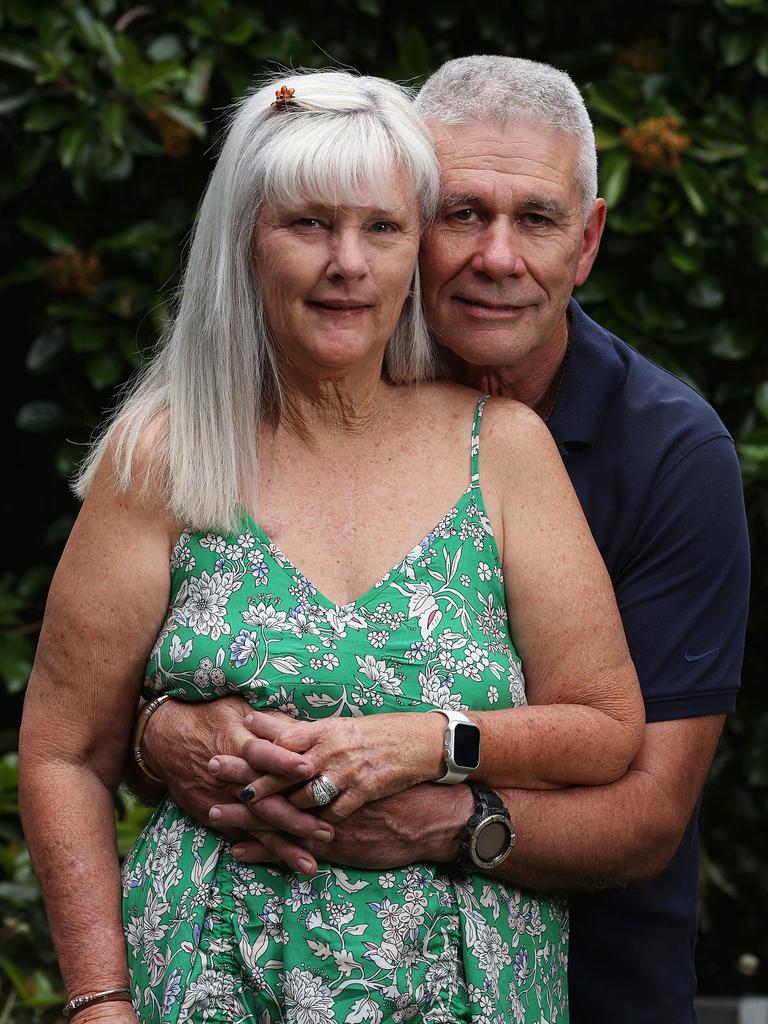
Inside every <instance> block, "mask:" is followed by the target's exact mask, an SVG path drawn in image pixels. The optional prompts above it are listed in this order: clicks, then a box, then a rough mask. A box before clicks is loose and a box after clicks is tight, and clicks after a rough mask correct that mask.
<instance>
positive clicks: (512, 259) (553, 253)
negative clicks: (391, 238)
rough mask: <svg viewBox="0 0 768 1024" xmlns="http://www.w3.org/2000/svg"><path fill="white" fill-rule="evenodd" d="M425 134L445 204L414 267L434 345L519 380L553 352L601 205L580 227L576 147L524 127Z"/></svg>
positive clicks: (592, 246) (592, 244) (595, 241)
mask: <svg viewBox="0 0 768 1024" xmlns="http://www.w3.org/2000/svg"><path fill="white" fill-rule="evenodd" d="M430 128H431V129H432V133H433V136H434V139H435V143H436V146H437V151H438V155H439V157H440V163H441V165H442V170H443V195H444V203H443V208H442V211H441V213H440V215H439V217H438V219H437V221H436V222H435V225H434V227H432V228H431V229H430V230H429V231H428V232H427V233H426V234H425V236H424V238H423V240H422V247H421V256H420V266H421V280H422V287H423V292H424V299H425V303H426V309H427V316H428V318H429V322H430V325H431V327H432V330H433V332H434V335H435V337H436V338H437V340H438V341H440V342H441V343H442V344H443V345H445V346H446V347H447V348H449V349H451V351H453V352H455V353H456V355H458V356H459V357H460V358H461V359H463V360H464V361H465V362H467V363H470V364H472V365H476V366H510V367H512V366H516V367H519V368H520V369H524V367H525V361H526V360H527V359H528V358H529V357H531V356H533V357H534V358H536V353H539V354H540V355H541V354H542V352H543V351H545V350H546V347H547V343H548V342H549V343H551V347H552V348H557V349H558V351H559V352H560V353H561V352H562V346H563V344H564V340H565V331H566V321H565V309H566V306H567V304H568V300H569V298H570V295H571V292H572V290H573V288H574V285H577V284H582V283H583V282H584V281H585V280H586V279H587V276H588V275H589V271H590V269H591V267H592V263H593V261H594V258H595V256H596V255H597V247H598V245H599V242H600V235H601V234H602V228H603V225H604V221H605V204H604V203H603V201H602V200H598V201H597V202H596V203H595V204H593V209H592V212H591V214H590V218H589V221H588V223H587V225H586V227H585V224H584V214H583V205H582V193H581V189H580V187H579V185H578V183H577V181H576V162H577V157H578V142H577V140H576V139H575V138H573V137H572V136H568V135H562V134H559V133H554V132H550V131H545V130H542V129H541V128H539V127H537V126H536V125H534V124H532V123H530V122H519V123H517V124H515V125H512V126H508V127H499V126H497V125H495V124H493V123H492V122H475V123H472V124H466V125H443V124H439V123H435V122H431V123H430Z"/></svg>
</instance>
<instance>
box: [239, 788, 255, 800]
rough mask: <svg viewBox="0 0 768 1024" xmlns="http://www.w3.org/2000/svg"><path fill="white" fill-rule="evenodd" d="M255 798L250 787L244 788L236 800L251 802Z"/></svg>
mask: <svg viewBox="0 0 768 1024" xmlns="http://www.w3.org/2000/svg"><path fill="white" fill-rule="evenodd" d="M255 796H256V794H255V793H254V791H253V790H252V789H251V787H250V786H246V787H245V789H244V790H243V791H242V793H241V794H240V795H239V796H238V798H237V799H238V800H246V801H247V800H253V798H254V797H255Z"/></svg>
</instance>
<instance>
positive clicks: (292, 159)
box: [74, 71, 440, 529]
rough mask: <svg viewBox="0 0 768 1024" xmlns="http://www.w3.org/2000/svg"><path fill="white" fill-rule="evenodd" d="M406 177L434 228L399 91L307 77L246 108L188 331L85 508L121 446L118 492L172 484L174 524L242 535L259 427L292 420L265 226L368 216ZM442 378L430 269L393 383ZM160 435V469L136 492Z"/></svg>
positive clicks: (392, 371)
mask: <svg viewBox="0 0 768 1024" xmlns="http://www.w3.org/2000/svg"><path fill="white" fill-rule="evenodd" d="M278 84H280V85H285V86H286V88H288V89H294V90H295V92H294V95H293V97H292V99H291V101H290V102H289V103H288V105H287V106H286V107H284V108H281V107H280V106H278V107H275V106H274V105H273V101H274V100H275V93H276V89H275V86H276V85H278ZM403 171H405V172H406V174H407V176H408V178H409V180H410V182H411V184H412V187H413V188H414V190H415V193H416V197H417V200H418V204H419V209H420V212H421V217H422V221H423V222H425V223H426V221H427V220H428V219H429V218H430V217H432V216H433V215H434V211H435V209H436V206H437V203H438V200H439V191H440V175H439V166H438V163H437V158H436V156H435V152H434V147H433V145H432V141H431V139H430V136H429V132H428V131H427V129H426V127H425V126H424V124H423V123H422V121H421V119H420V117H419V115H418V114H417V113H416V112H415V109H414V106H413V97H412V95H411V93H410V92H409V91H408V90H407V89H405V88H403V87H401V86H399V85H395V84H394V83H392V82H388V81H386V80H384V79H382V78H370V77H363V76H357V75H355V74H351V73H349V72H345V71H320V72H309V71H299V72H291V73H290V74H287V75H285V76H279V77H278V76H277V75H276V76H273V77H271V78H270V79H269V80H268V81H267V82H266V84H262V85H261V86H260V87H259V88H257V89H255V90H254V91H253V92H251V93H250V94H248V95H246V96H245V97H244V98H242V99H241V100H239V101H237V103H236V104H235V105H234V108H233V111H232V114H231V116H230V124H229V129H228V131H227V135H226V140H225V142H224V146H223V148H222V151H221V155H220V156H219V159H218V161H217V163H216V167H215V169H214V171H213V174H212V175H211V178H210V181H209V182H208V186H207V188H206V191H205V195H204V197H203V200H202V203H201V205H200V208H199V211H198V217H197V222H196V225H195V227H194V230H193V233H192V242H191V247H190V251H189V257H188V260H187V264H186V268H185V270H184V274H183V279H182V284H181V288H180V298H179V301H178V308H177V311H176V314H175V317H174V318H173V320H172V321H171V322H170V324H169V326H168V329H167V330H166V331H165V332H164V335H163V338H162V340H161V344H160V347H159V350H158V353H157V354H156V355H155V357H154V358H153V359H152V361H151V362H150V363H149V364H148V366H146V367H145V369H144V370H143V371H142V372H141V374H140V376H139V378H138V379H137V380H136V381H135V382H134V383H133V385H132V386H131V387H130V389H129V390H128V392H127V394H126V395H125V397H124V399H123V400H122V401H121V403H120V405H119V407H118V409H117V411H116V412H115V414H114V415H113V416H112V418H111V422H110V423H109V424H108V426H107V428H106V430H105V431H104V433H103V434H102V436H101V438H100V439H99V440H98V441H97V442H96V443H95V444H94V445H93V447H92V449H91V451H90V453H89V455H88V456H87V458H86V460H85V462H84V463H83V465H82V467H81V468H80V470H79V472H78V474H77V477H76V479H75V482H74V489H75V492H76V493H77V494H78V495H79V496H80V497H83V496H84V495H85V493H86V492H87V490H88V487H89V485H90V483H91V481H92V479H93V476H94V474H95V472H96V469H97V467H98V465H99V462H100V461H101V459H102V457H103V455H104V453H105V451H106V449H107V447H108V446H110V445H114V458H115V470H116V472H115V482H116V484H117V486H118V487H120V488H121V489H128V488H129V487H135V488H138V490H139V492H141V491H142V490H144V489H145V488H146V487H147V485H148V484H149V481H150V479H151V480H152V481H153V483H154V484H155V486H156V485H157V483H158V482H159V481H160V480H163V479H164V480H165V482H166V483H165V485H166V487H167V500H168V506H169V508H170V510H171V511H172V512H173V514H174V515H175V516H176V517H177V518H178V519H179V520H180V521H181V522H182V523H184V524H186V525H187V526H188V527H189V528H193V529H202V528H206V527H213V526H216V527H219V528H221V527H228V528H230V529H235V528H237V523H238V522H239V521H240V519H239V516H240V515H241V513H242V503H243V497H244V494H245V493H246V492H247V493H248V495H249V496H252V495H253V493H254V490H255V487H256V484H257V478H258V470H257V428H258V424H259V423H260V422H261V421H262V420H263V418H264V417H268V416H271V417H279V414H280V409H281V394H280V380H279V376H278V367H277V362H276V357H275V352H274V350H273V347H272V345H271V344H270V339H269V334H268V329H267V323H266V318H265V313H264V308H263V304H262V298H261V292H260V289H259V284H258V277H257V274H256V271H255V267H254V258H253V233H254V228H255V225H256V222H257V219H258V216H259V214H260V212H261V211H262V210H263V209H266V208H270V207H272V206H274V205H277V206H279V205H283V204H285V203H289V204H295V202H296V198H297V197H300V198H301V199H303V200H304V199H306V200H309V201H310V202H315V201H317V202H321V203H323V204H328V205H333V206H347V205H350V206H355V205H360V204H361V201H364V202H365V203H368V202H371V198H370V197H371V195H372V193H375V192H377V191H380V192H381V193H382V194H384V193H386V192H387V191H388V190H389V189H391V188H392V187H393V184H394V179H395V176H396V175H397V174H398V173H401V172H403ZM433 364H434V355H433V345H432V342H431V340H430V338H429V335H428V332H427V326H426V321H425V319H424V315H423V312H422V307H421V293H420V287H419V280H418V268H417V269H416V271H415V278H414V283H413V288H412V295H411V296H410V297H409V298H408V299H407V300H406V302H405V305H404V307H403V311H402V313H401V316H400V319H399V321H398V324H397V326H396V328H395V331H394V333H393V335H392V338H391V339H390V340H389V342H388V344H387V348H386V352H385V362H384V369H385V371H386V373H387V374H388V376H389V378H390V380H392V381H393V382H394V383H411V382H414V381H418V380H423V379H426V378H428V377H429V376H431V375H432V374H433V372H434V366H433ZM149 428H151V430H149ZM148 431H149V434H151V437H152V442H151V446H150V447H151V453H150V458H149V469H148V471H147V472H146V473H145V474H144V477H143V479H142V480H136V479H135V475H136V474H135V468H136V466H137V464H138V463H137V455H138V452H139V446H140V445H141V444H142V441H144V443H145V445H146V440H147V437H148V436H149V434H148ZM251 500H252V497H251Z"/></svg>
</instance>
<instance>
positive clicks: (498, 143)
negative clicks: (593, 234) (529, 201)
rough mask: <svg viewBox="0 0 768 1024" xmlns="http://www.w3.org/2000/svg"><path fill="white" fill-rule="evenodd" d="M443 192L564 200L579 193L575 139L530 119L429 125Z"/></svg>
mask: <svg viewBox="0 0 768 1024" xmlns="http://www.w3.org/2000/svg"><path fill="white" fill-rule="evenodd" d="M429 126H430V129H431V131H432V133H433V137H434V140H435V145H436V147H437V152H438V156H439V158H440V164H441V168H442V174H443V191H444V193H447V194H456V195H460V194H466V195H470V194H472V195H474V194H476V195H478V196H479V197H481V198H486V199H487V198H490V195H489V193H490V194H493V195H496V194H499V193H505V192H512V191H513V192H514V193H515V195H516V198H519V197H520V196H521V195H522V194H525V195H530V196H531V197H536V198H538V199H545V198H547V197H549V198H550V199H552V201H554V202H562V201H563V199H565V198H566V196H569V195H570V194H571V193H572V192H573V193H574V195H575V194H576V193H578V185H577V183H576V174H575V172H576V165H577V162H578V155H579V145H578V140H577V139H576V138H575V137H574V136H571V135H564V134H563V133H561V132H554V131H551V130H549V129H546V128H541V127H540V126H538V125H535V124H534V123H532V122H530V121H519V122H515V123H513V124H509V125H499V124H496V123H494V122H492V121H474V122H471V123H469V124H461V125H445V124H440V123H435V122H430V125H429Z"/></svg>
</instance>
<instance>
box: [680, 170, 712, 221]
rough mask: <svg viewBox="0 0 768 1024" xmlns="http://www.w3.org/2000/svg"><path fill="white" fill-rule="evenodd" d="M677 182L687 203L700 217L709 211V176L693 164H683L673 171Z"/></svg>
mask: <svg viewBox="0 0 768 1024" xmlns="http://www.w3.org/2000/svg"><path fill="white" fill-rule="evenodd" d="M675 176H676V177H677V180H678V181H679V182H680V184H681V185H682V187H683V191H684V192H685V194H686V196H687V197H688V202H689V203H690V204H691V206H692V207H693V209H694V211H695V212H696V213H698V215H699V216H700V217H703V216H704V215H705V214H706V213H707V211H708V210H709V207H710V204H711V202H712V199H713V195H712V184H711V182H710V179H709V176H708V175H707V174H706V173H705V172H704V171H703V170H701V168H699V167H696V166H695V165H693V164H688V163H684V164H683V165H682V166H681V167H678V169H677V170H676V171H675Z"/></svg>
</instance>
